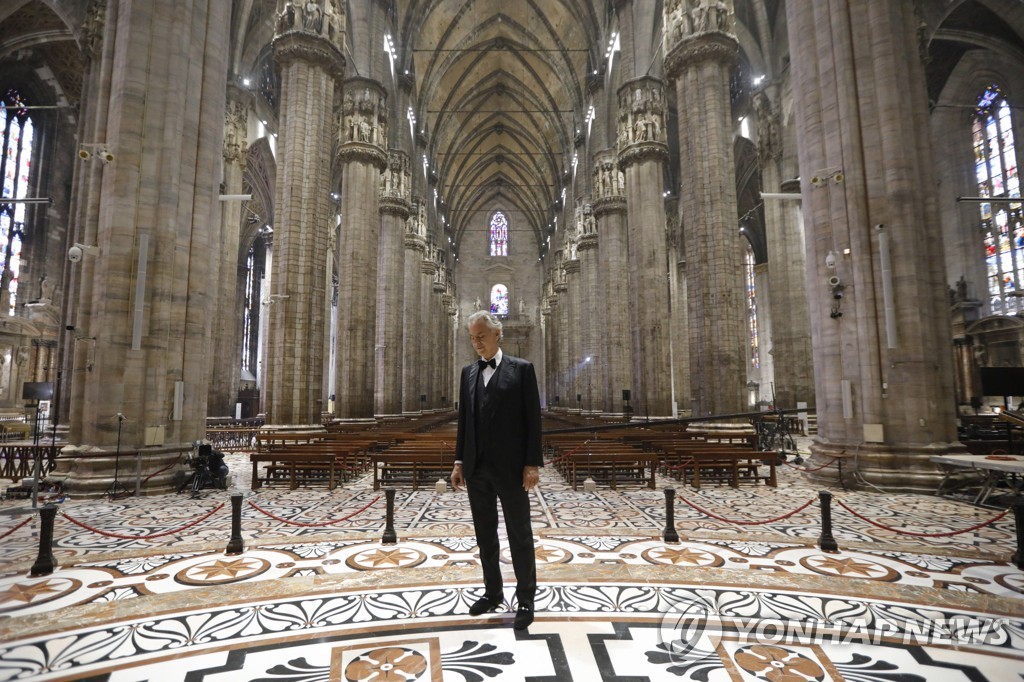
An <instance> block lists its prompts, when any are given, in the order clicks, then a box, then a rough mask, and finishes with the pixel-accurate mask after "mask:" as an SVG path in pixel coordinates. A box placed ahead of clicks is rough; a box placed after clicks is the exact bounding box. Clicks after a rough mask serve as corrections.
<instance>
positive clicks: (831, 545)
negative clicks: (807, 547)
mask: <svg viewBox="0 0 1024 682" xmlns="http://www.w3.org/2000/svg"><path fill="white" fill-rule="evenodd" d="M818 500H819V501H820V502H821V535H819V536H818V548H819V549H821V551H823V552H838V551H839V544H838V543H836V539H835V538H834V537H832V493H830V492H829V491H827V490H820V491H818Z"/></svg>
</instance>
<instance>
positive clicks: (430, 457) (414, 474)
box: [370, 448, 455, 490]
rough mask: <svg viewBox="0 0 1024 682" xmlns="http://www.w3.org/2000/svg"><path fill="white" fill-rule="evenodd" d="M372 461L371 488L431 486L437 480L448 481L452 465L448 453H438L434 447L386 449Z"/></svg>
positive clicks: (451, 457)
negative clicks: (402, 485) (397, 485)
mask: <svg viewBox="0 0 1024 682" xmlns="http://www.w3.org/2000/svg"><path fill="white" fill-rule="evenodd" d="M370 459H371V460H372V462H373V489H374V490H379V489H380V487H381V486H382V485H394V484H412V489H413V490H417V489H418V488H419V486H420V485H421V484H429V485H433V482H434V481H436V480H437V479H438V478H444V479H447V478H448V474H449V473H450V472H451V467H452V462H454V460H455V458H454V456H453V455H452V454H451V453H448V454H442V453H439V452H438V451H437V449H436V448H431V449H411V450H403V449H400V448H389V449H388V450H387V451H385V452H375V453H373V454H372V455H371V456H370Z"/></svg>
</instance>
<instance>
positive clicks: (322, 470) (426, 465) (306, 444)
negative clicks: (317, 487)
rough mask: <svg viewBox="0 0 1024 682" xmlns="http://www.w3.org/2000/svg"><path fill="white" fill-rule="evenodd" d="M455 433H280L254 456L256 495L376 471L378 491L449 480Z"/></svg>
mask: <svg viewBox="0 0 1024 682" xmlns="http://www.w3.org/2000/svg"><path fill="white" fill-rule="evenodd" d="M454 443H455V433H454V430H449V429H444V430H437V431H428V432H416V431H410V430H408V429H403V428H373V429H365V428H364V429H362V430H353V431H332V432H324V431H316V432H311V431H274V432H264V433H260V434H258V435H257V439H256V452H254V453H252V454H250V455H249V461H250V463H251V465H252V483H251V487H252V489H253V490H258V489H259V488H260V487H262V486H263V485H271V484H275V483H281V482H287V483H288V484H289V487H290V488H291V489H293V490H294V489H295V488H297V487H298V486H299V485H304V484H311V483H321V482H325V481H326V482H327V484H328V488H329V489H331V490H333V489H334V488H335V486H336V485H337V484H338V483H344V482H347V481H349V480H351V479H352V478H353V477H356V476H361V475H363V474H365V473H366V472H367V471H368V470H371V469H372V471H373V487H374V489H375V490H376V489H379V488H380V487H381V486H387V485H407V484H409V485H412V487H413V489H414V490H415V489H417V488H418V487H419V486H421V485H424V484H426V483H428V482H429V484H430V485H433V482H434V481H435V480H436V479H437V478H438V476H439V475H441V474H443V475H444V476H445V477H447V475H448V473H450V471H451V466H452V461H453V459H454Z"/></svg>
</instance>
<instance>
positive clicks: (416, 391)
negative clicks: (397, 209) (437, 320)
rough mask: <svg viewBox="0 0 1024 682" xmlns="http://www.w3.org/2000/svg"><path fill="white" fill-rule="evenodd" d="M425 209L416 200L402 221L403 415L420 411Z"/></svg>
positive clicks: (425, 245) (425, 244) (425, 246)
mask: <svg viewBox="0 0 1024 682" xmlns="http://www.w3.org/2000/svg"><path fill="white" fill-rule="evenodd" d="M426 229H427V224H426V211H425V208H424V206H423V202H420V201H418V202H416V204H415V207H414V210H413V212H412V214H411V215H410V216H409V218H408V220H407V221H406V223H405V242H404V246H405V276H404V278H403V293H402V303H403V305H402V327H403V328H404V329H407V330H409V333H407V334H406V333H403V335H402V347H403V351H402V356H403V357H405V358H409V359H410V361H409V362H404V363H403V364H402V413H403V414H405V415H414V414H419V411H420V388H421V387H420V381H419V379H420V374H421V366H422V365H423V361H422V358H423V357H424V356H423V355H421V353H422V352H423V350H422V348H421V347H420V346H421V342H422V339H423V333H422V330H423V325H424V318H423V315H424V311H423V307H422V306H421V304H420V301H421V296H420V289H421V288H422V286H423V277H422V275H420V263H421V262H422V261H423V254H424V253H425V252H426V250H427V242H426V239H424V236H423V235H425V234H426Z"/></svg>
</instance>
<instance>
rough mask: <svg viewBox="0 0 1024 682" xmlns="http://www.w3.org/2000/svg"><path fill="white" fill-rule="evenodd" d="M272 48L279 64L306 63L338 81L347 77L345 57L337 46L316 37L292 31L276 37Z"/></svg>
mask: <svg viewBox="0 0 1024 682" xmlns="http://www.w3.org/2000/svg"><path fill="white" fill-rule="evenodd" d="M271 46H272V47H273V49H274V59H275V60H276V61H277V62H278V63H279V64H288V63H290V62H293V61H304V62H309V63H310V64H316V65H317V66H320V67H322V68H323V69H324V71H326V72H327V73H329V74H330V75H331V76H332V77H333V78H334V79H335V80H336V81H341V80H342V79H343V78H344V77H345V55H344V54H343V53H342V52H341V50H340V49H339V48H338V46H337V45H335V44H333V43H330V42H328V41H326V40H323V39H322V38H319V37H317V36H315V35H312V34H310V33H306V32H304V31H290V32H288V33H284V34H280V35H276V36H274V40H273V41H272V42H271Z"/></svg>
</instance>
